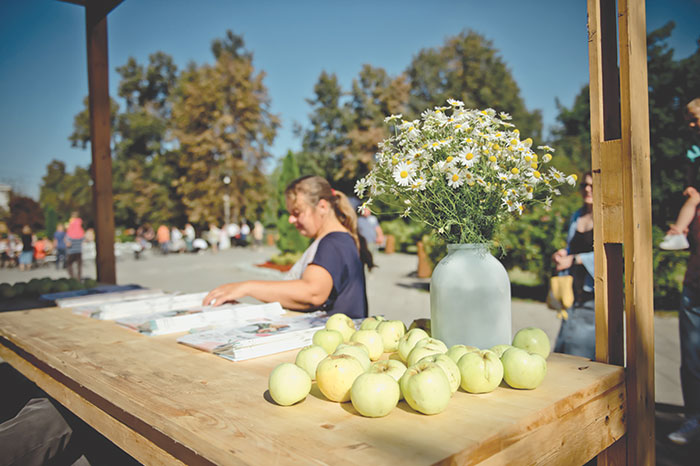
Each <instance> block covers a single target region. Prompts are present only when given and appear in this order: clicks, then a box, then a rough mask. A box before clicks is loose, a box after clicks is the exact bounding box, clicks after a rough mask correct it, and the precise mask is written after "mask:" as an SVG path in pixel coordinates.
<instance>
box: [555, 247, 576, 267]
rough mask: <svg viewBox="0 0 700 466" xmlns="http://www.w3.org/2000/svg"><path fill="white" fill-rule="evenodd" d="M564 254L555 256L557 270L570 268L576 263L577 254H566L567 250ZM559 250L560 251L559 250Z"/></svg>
mask: <svg viewBox="0 0 700 466" xmlns="http://www.w3.org/2000/svg"><path fill="white" fill-rule="evenodd" d="M564 251H565V254H564V255H556V253H555V257H554V264H555V266H556V269H557V272H561V271H562V270H567V269H570V268H571V266H572V265H574V258H575V256H574V255H573V254H566V250H564ZM557 252H559V251H557Z"/></svg>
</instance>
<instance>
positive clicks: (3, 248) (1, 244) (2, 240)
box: [0, 233, 10, 269]
mask: <svg viewBox="0 0 700 466" xmlns="http://www.w3.org/2000/svg"><path fill="white" fill-rule="evenodd" d="M9 249H10V240H9V238H8V237H7V233H3V234H2V236H0V268H3V269H4V268H5V267H6V266H7V264H9V262H10V255H9V254H8V250H9Z"/></svg>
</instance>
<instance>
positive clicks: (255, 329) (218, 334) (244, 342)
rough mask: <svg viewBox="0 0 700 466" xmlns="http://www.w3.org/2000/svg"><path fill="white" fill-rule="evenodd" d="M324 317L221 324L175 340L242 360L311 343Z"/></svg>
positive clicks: (222, 355) (313, 316)
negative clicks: (229, 324) (240, 324)
mask: <svg viewBox="0 0 700 466" xmlns="http://www.w3.org/2000/svg"><path fill="white" fill-rule="evenodd" d="M326 320H327V316H326V314H325V313H324V312H314V313H311V314H306V315H303V316H295V317H281V318H277V319H270V318H261V319H257V320H255V321H254V322H250V323H247V324H246V325H243V326H228V327H224V326H221V327H217V328H214V329H209V330H203V331H198V332H193V333H189V334H187V335H184V336H181V337H180V338H178V340H177V341H178V342H179V343H182V344H184V345H187V346H191V347H193V348H197V349H200V350H202V351H207V352H209V353H213V354H216V355H218V356H221V357H222V358H226V359H229V360H231V361H243V360H246V359H252V358H257V357H261V356H267V355H270V354H275V353H281V352H283V351H290V350H293V349H297V348H301V347H303V346H307V345H310V344H311V342H312V338H313V335H314V333H316V331H317V330H320V329H322V328H324V327H325V324H326Z"/></svg>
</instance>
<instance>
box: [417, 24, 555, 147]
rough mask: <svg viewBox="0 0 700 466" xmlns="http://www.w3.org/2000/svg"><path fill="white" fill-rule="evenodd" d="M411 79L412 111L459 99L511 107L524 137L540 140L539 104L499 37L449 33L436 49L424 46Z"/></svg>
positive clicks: (470, 103)
mask: <svg viewBox="0 0 700 466" xmlns="http://www.w3.org/2000/svg"><path fill="white" fill-rule="evenodd" d="M406 75H407V76H408V83H409V85H410V99H409V108H410V110H411V111H410V116H411V117H412V118H415V117H416V116H417V115H419V114H420V112H422V111H423V110H425V109H426V108H432V107H435V106H440V105H444V103H445V101H446V100H447V99H448V98H452V99H458V100H461V101H463V102H464V103H465V104H466V107H467V108H481V109H483V108H487V107H490V108H493V109H495V110H497V111H499V112H501V111H503V112H507V113H510V114H511V115H512V117H513V121H512V122H513V124H515V126H516V127H518V128H519V129H520V131H521V133H522V134H523V135H524V137H531V138H533V139H534V140H535V141H537V140H538V139H540V137H541V133H542V116H541V114H540V111H539V110H534V111H528V110H527V109H526V108H525V102H524V101H523V99H522V97H521V96H520V89H519V88H518V85H517V84H516V82H515V79H513V76H512V75H511V73H510V70H508V68H507V67H506V65H505V63H504V62H503V60H502V59H501V57H500V56H499V55H498V50H497V49H495V48H494V46H493V43H492V42H491V41H489V40H487V39H485V38H484V37H483V36H482V35H480V34H478V33H476V32H474V31H465V32H462V33H461V34H459V35H457V36H455V37H452V38H449V39H447V41H446V42H445V44H444V45H443V46H441V47H437V48H434V49H424V50H421V51H420V52H419V53H418V55H416V57H415V58H414V59H413V61H412V62H411V64H410V65H409V67H408V70H407V71H406Z"/></svg>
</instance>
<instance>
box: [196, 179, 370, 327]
mask: <svg viewBox="0 0 700 466" xmlns="http://www.w3.org/2000/svg"><path fill="white" fill-rule="evenodd" d="M285 198H286V203H287V210H288V211H289V214H290V215H289V222H290V223H292V224H294V226H295V227H296V228H297V230H299V232H300V233H301V234H302V235H304V236H306V237H307V238H312V239H313V240H314V241H313V243H312V244H311V245H310V246H309V248H308V249H307V250H306V251H305V252H304V255H303V256H302V258H301V259H300V260H299V261H298V262H297V263H296V264H295V265H294V267H293V268H292V270H290V273H289V275H288V277H287V280H280V281H260V280H249V281H244V282H237V283H228V284H226V285H221V286H219V287H218V288H216V289H214V290H212V291H211V292H210V293H209V294H208V295H207V296H206V297H205V298H204V304H205V305H206V304H215V305H219V304H222V303H225V302H228V301H235V300H237V299H239V298H241V297H243V296H251V297H253V298H255V299H258V300H260V301H263V302H271V301H277V302H279V303H280V304H282V306H283V307H285V308H287V309H293V310H298V311H312V310H319V309H320V310H324V311H326V312H328V313H329V314H336V313H343V314H346V315H348V316H350V317H352V318H361V317H366V316H367V294H366V288H365V273H364V266H365V263H366V264H368V265H369V266H370V267H372V266H373V264H372V259H371V255H370V254H369V253H368V252H367V249H366V245H364V243H361V240H360V237H359V236H358V234H357V215H356V214H355V211H354V210H353V208H352V206H351V205H350V202H349V201H348V198H347V197H346V196H345V195H344V194H343V193H341V192H339V191H335V190H334V189H332V188H331V186H330V184H329V183H328V181H326V180H325V179H324V178H322V177H320V176H303V177H301V178H298V179H296V180H294V181H293V182H292V183H290V185H289V186H287V189H286V190H285ZM361 258H362V259H361Z"/></svg>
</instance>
